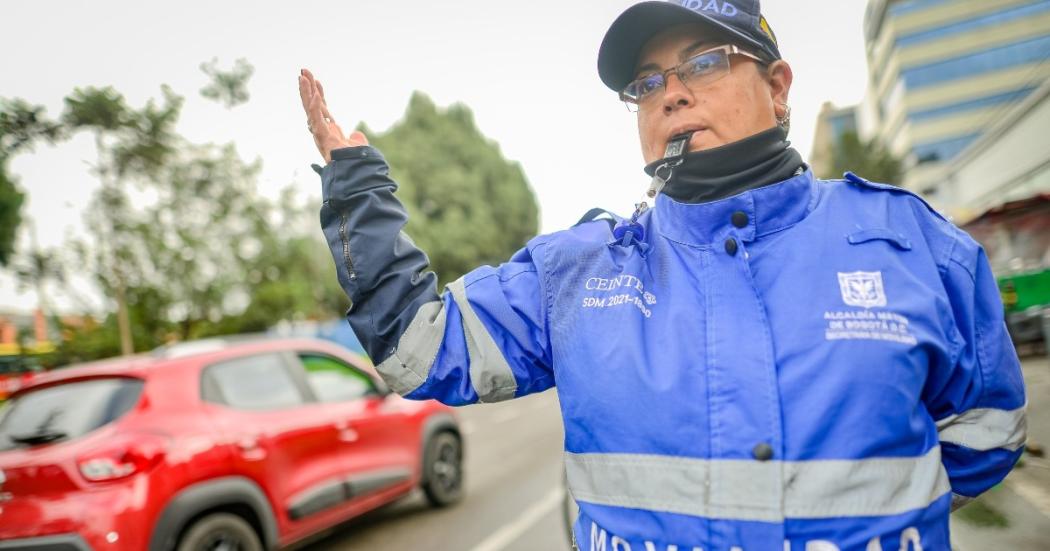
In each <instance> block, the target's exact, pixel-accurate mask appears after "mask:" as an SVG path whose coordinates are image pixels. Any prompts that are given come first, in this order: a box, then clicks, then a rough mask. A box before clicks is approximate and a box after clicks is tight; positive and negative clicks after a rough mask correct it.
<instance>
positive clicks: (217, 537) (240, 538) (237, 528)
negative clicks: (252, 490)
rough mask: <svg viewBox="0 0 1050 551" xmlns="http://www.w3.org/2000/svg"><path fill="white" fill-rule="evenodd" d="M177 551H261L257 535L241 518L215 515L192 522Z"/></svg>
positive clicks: (225, 514)
mask: <svg viewBox="0 0 1050 551" xmlns="http://www.w3.org/2000/svg"><path fill="white" fill-rule="evenodd" d="M178 551H262V543H260V542H259V535H258V534H256V533H255V530H253V529H252V527H251V525H250V524H248V523H247V522H246V521H245V520H244V519H243V518H241V517H239V516H237V515H231V514H229V513H215V514H211V515H208V516H206V517H204V518H202V519H200V520H198V521H197V522H194V523H193V524H192V525H191V526H190V527H189V529H188V530H186V533H185V534H184V535H183V536H182V539H181V540H180V541H179V547H178Z"/></svg>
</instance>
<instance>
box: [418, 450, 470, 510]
mask: <svg viewBox="0 0 1050 551" xmlns="http://www.w3.org/2000/svg"><path fill="white" fill-rule="evenodd" d="M423 493H424V494H426V496H427V501H428V502H430V504H431V505H433V506H434V507H445V506H447V505H451V504H453V503H455V502H457V501H459V500H460V499H462V498H463V445H462V444H461V443H460V440H459V437H457V436H456V435H455V434H452V433H451V432H439V433H437V434H435V435H434V436H433V437H432V438H431V439H430V441H429V442H427V447H426V451H425V452H424V453H423Z"/></svg>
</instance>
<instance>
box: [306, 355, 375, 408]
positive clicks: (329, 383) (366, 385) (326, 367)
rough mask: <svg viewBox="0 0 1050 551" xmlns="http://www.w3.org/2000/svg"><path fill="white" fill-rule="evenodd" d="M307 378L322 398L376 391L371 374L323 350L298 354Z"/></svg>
mask: <svg viewBox="0 0 1050 551" xmlns="http://www.w3.org/2000/svg"><path fill="white" fill-rule="evenodd" d="M299 359H300V360H302V362H303V367H304V368H305V369H306V380H307V382H308V383H309V385H310V388H311V389H312V390H313V391H314V395H315V396H317V399H318V400H320V401H322V402H346V401H349V400H357V399H359V398H364V397H365V396H375V395H378V394H379V391H378V390H377V389H376V386H375V383H373V382H372V378H371V377H369V376H368V375H367V374H365V373H363V372H361V371H360V370H358V369H357V368H355V367H353V366H350V365H348V364H347V363H345V362H343V361H341V360H337V359H335V358H333V357H331V356H325V355H322V354H309V353H304V354H299Z"/></svg>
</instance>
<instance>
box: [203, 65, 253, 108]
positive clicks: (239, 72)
mask: <svg viewBox="0 0 1050 551" xmlns="http://www.w3.org/2000/svg"><path fill="white" fill-rule="evenodd" d="M200 68H201V71H203V72H204V74H206V75H208V77H209V78H210V79H211V80H210V82H208V84H207V85H205V86H204V88H201V90H200V92H201V95H202V96H204V97H206V98H208V99H211V100H215V101H217V102H219V103H222V104H223V105H225V106H226V108H227V109H229V108H232V107H236V106H238V105H240V104H242V103H246V102H247V101H248V100H249V99H250V98H251V94H249V92H248V80H249V79H250V78H251V77H252V74H253V73H254V72H255V68H254V67H252V65H251V64H250V63H248V60H246V59H238V60H237V61H236V62H234V64H233V67H232V68H230V70H229V71H223V70H222V69H219V60H218V59H217V58H212V60H211V61H209V62H207V63H201V66H200Z"/></svg>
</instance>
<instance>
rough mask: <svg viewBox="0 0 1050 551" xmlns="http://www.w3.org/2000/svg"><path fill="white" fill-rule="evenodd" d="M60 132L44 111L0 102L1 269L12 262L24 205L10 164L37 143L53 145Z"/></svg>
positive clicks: (20, 103)
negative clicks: (12, 159) (15, 156)
mask: <svg viewBox="0 0 1050 551" xmlns="http://www.w3.org/2000/svg"><path fill="white" fill-rule="evenodd" d="M61 131H62V126H61V125H60V124H58V123H57V122H55V121H52V120H50V119H48V118H47V116H46V115H45V113H44V108H43V107H40V106H35V105H30V104H29V103H27V102H26V101H24V100H21V99H13V100H3V99H0V266H7V265H8V264H9V263H10V262H11V257H12V255H13V254H14V247H15V240H16V238H17V236H18V228H19V226H20V225H21V223H22V213H21V211H22V204H23V203H24V202H25V193H23V192H22V191H21V190H19V189H18V185H17V183H18V182H17V180H16V179H15V177H14V175H13V174H11V172H10V169H9V163H10V160H11V158H12V157H13V156H14V155H15V154H16V153H18V152H21V151H25V150H30V149H32V147H33V145H34V144H35V143H36V142H38V141H40V140H45V141H48V142H52V143H53V142H54V141H55V140H56V139H58V138H59V137H60V135H61Z"/></svg>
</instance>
